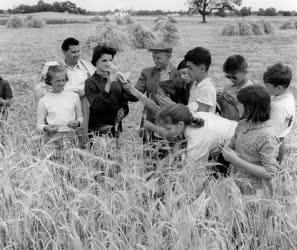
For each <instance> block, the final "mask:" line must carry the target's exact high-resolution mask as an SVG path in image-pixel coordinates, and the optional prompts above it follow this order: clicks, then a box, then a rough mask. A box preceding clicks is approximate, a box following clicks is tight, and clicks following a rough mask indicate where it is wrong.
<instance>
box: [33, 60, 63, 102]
mask: <svg viewBox="0 0 297 250" xmlns="http://www.w3.org/2000/svg"><path fill="white" fill-rule="evenodd" d="M55 65H59V64H58V63H57V62H56V61H52V62H46V63H45V64H44V66H43V69H42V72H41V75H40V77H41V80H40V82H39V83H38V84H36V85H35V87H34V89H33V94H34V98H35V102H36V104H37V103H38V102H39V100H40V99H41V98H42V97H43V96H45V95H46V94H47V93H48V92H49V91H50V86H49V85H47V84H45V78H46V74H47V71H48V68H49V67H50V66H55Z"/></svg>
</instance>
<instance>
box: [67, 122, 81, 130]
mask: <svg viewBox="0 0 297 250" xmlns="http://www.w3.org/2000/svg"><path fill="white" fill-rule="evenodd" d="M67 126H68V127H69V128H72V129H76V128H78V127H79V126H80V122H79V121H70V122H68V124H67Z"/></svg>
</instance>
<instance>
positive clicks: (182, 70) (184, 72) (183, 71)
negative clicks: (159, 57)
mask: <svg viewBox="0 0 297 250" xmlns="http://www.w3.org/2000/svg"><path fill="white" fill-rule="evenodd" d="M177 70H178V73H179V74H180V77H181V79H182V80H183V81H184V82H185V83H186V84H188V83H190V82H191V78H190V76H189V68H188V66H187V63H186V61H185V60H182V61H181V62H180V63H179V65H178V66H177Z"/></svg>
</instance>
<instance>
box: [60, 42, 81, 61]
mask: <svg viewBox="0 0 297 250" xmlns="http://www.w3.org/2000/svg"><path fill="white" fill-rule="evenodd" d="M63 54H64V56H65V62H66V63H67V64H70V65H76V64H77V62H78V59H79V57H80V46H79V45H71V46H69V49H68V50H67V51H65V50H63Z"/></svg>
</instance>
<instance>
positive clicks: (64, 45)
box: [61, 37, 79, 51]
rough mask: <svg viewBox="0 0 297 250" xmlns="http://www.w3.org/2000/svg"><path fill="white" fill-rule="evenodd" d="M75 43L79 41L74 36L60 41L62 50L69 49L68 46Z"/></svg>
mask: <svg viewBox="0 0 297 250" xmlns="http://www.w3.org/2000/svg"><path fill="white" fill-rule="evenodd" d="M77 45H79V41H78V40H77V39H75V38H74V37H68V38H66V39H65V40H64V42H63V43H62V46H61V48H62V50H63V51H67V50H69V47H70V46H77Z"/></svg>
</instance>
